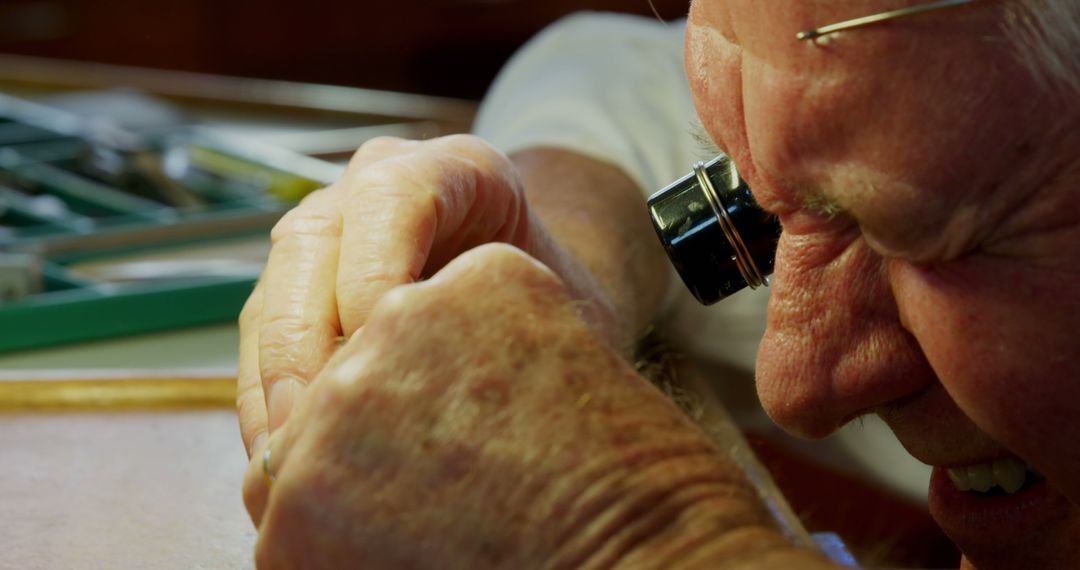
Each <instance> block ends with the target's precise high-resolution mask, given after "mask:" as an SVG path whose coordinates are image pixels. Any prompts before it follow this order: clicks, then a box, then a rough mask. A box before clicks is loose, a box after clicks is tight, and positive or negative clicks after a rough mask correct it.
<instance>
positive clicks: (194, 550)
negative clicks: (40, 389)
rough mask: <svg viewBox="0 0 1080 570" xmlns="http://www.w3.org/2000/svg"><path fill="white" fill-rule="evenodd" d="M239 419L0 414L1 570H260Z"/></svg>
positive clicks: (210, 414) (217, 413)
mask: <svg viewBox="0 0 1080 570" xmlns="http://www.w3.org/2000/svg"><path fill="white" fill-rule="evenodd" d="M245 465H246V461H245V457H244V452H243V447H242V445H241V443H240V435H239V429H238V427H237V423H236V417H235V414H234V413H233V412H232V411H231V410H203V411H196V410H191V411H184V410H180V411H156V412H149V411H147V412H113V413H87V412H63V413H57V412H51V413H41V412H36V413H32V414H30V413H8V414H0V569H3V570H8V569H11V570H16V569H20V570H21V569H27V570H32V569H49V570H52V569H68V568H70V569H98V570H106V569H128V568H131V569H136V568H138V569H155V568H162V569H174V568H175V569H199V568H206V569H231V568H251V567H253V563H252V557H251V552H252V548H253V545H254V542H255V531H254V529H253V528H252V525H251V522H250V521H249V519H248V518H247V515H246V513H245V511H244V507H243V502H242V499H241V497H240V483H241V479H242V475H243V471H244V468H245Z"/></svg>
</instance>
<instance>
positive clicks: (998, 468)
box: [946, 457, 1028, 493]
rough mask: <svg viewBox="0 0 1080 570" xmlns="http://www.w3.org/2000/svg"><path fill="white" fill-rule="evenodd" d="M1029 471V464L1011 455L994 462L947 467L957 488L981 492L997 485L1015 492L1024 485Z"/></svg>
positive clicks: (1009, 491)
mask: <svg viewBox="0 0 1080 570" xmlns="http://www.w3.org/2000/svg"><path fill="white" fill-rule="evenodd" d="M1027 471H1028V467H1027V465H1025V464H1024V463H1023V462H1022V461H1020V460H1018V459H1014V458H1011V457H1010V458H1006V459H998V460H997V461H994V462H992V463H979V464H978V465H968V466H967V467H952V468H949V469H946V473H948V475H949V479H950V480H952V483H953V485H954V486H955V487H956V488H957V489H959V490H961V491H979V492H981V493H986V492H987V491H989V490H990V489H992V488H994V486H995V485H996V486H997V487H1000V488H1001V489H1002V490H1003V491H1005V492H1006V493H1015V492H1017V491H1019V490H1020V488H1021V487H1023V486H1024V480H1025V479H1026V478H1027Z"/></svg>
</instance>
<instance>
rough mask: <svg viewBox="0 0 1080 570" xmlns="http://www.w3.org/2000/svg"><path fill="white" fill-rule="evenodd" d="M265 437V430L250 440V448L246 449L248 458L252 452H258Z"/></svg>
mask: <svg viewBox="0 0 1080 570" xmlns="http://www.w3.org/2000/svg"><path fill="white" fill-rule="evenodd" d="M266 438H267V433H266V432H265V431H264V432H262V433H260V434H259V435H257V436H255V439H254V440H252V442H251V449H249V450H248V459H251V454H252V453H258V452H259V448H261V447H262V446H263V444H264V443H266Z"/></svg>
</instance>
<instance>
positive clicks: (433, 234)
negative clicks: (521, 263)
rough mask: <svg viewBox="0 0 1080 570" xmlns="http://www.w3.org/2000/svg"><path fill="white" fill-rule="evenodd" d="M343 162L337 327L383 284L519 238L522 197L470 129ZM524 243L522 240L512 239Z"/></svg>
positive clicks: (361, 318)
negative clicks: (399, 151) (371, 158)
mask: <svg viewBox="0 0 1080 570" xmlns="http://www.w3.org/2000/svg"><path fill="white" fill-rule="evenodd" d="M407 150H408V152H407V153H406V154H403V155H401V156H398V157H388V158H385V159H383V160H381V161H379V162H377V163H374V164H371V165H370V167H368V168H366V169H364V170H350V172H349V173H347V174H346V177H345V179H344V180H343V181H342V182H341V187H342V189H343V190H344V191H345V193H346V198H345V201H344V208H343V213H342V215H343V217H344V220H345V223H344V230H343V234H342V244H343V246H342V249H341V259H340V261H339V263H338V267H339V272H338V276H337V292H338V306H339V314H340V317H341V325H342V331H343V333H344V334H345V335H347V336H348V335H350V334H352V333H353V332H354V331H355V330H357V329H358V328H359V327H360V326H362V325H363V324H364V322H365V321H366V320H367V317H368V315H369V314H370V313H371V309H372V307H373V306H374V305H375V303H377V302H378V300H379V299H380V298H381V297H382V295H384V294H385V293H386V292H387V291H389V290H390V289H391V288H393V287H395V286H398V285H403V284H406V283H411V282H413V281H415V280H416V279H418V278H419V277H420V276H421V275H422V274H423V273H424V272H425V271H426V272H432V271H434V270H437V269H438V268H439V267H440V266H441V265H442V264H444V263H446V262H447V261H449V260H450V259H452V258H453V257H454V256H456V255H457V254H459V253H461V252H462V251H464V250H466V249H468V248H470V247H472V246H475V245H477V244H480V243H486V242H488V241H507V242H514V241H524V238H523V232H519V231H517V230H519V229H522V228H524V227H525V220H524V215H523V212H524V207H523V206H524V202H523V199H522V198H521V195H520V191H519V189H518V188H517V187H516V178H515V177H514V176H513V170H512V168H511V167H510V166H509V162H508V161H507V160H506V158H505V157H503V156H502V155H501V154H499V153H498V152H497V151H495V150H494V149H491V148H490V147H488V146H487V145H485V144H483V143H480V142H479V141H478V139H475V138H472V137H443V138H442V139H435V140H432V141H426V142H424V143H416V145H415V146H412V147H408V149H407ZM518 245H522V246H523V245H524V244H518Z"/></svg>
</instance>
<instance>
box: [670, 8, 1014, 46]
mask: <svg viewBox="0 0 1080 570" xmlns="http://www.w3.org/2000/svg"><path fill="white" fill-rule="evenodd" d="M1008 1H1010V0H966V1H964V0H953V1H942V0H937V1H932V0H801V1H799V2H762V1H760V0H695V1H694V3H693V4H694V6H693V10H692V15H691V21H692V24H695V25H708V26H710V27H713V28H714V29H716V30H717V31H718V32H719V33H721V34H722V35H723V36H724V37H725V38H727V39H728V41H731V42H733V43H736V44H738V45H740V46H743V48H745V49H749V50H754V51H755V52H760V53H763V54H764V53H776V50H780V53H784V52H787V51H793V50H799V49H805V46H799V44H800V43H803V44H805V43H815V44H816V45H818V46H822V45H826V44H829V43H832V42H851V41H861V40H865V39H868V38H859V36H869V37H870V38H874V37H883V36H890V35H893V34H897V33H907V34H915V35H916V37H912V38H909V40H910V41H919V40H918V39H917V36H918V35H921V34H935V33H950V32H951V33H952V34H956V33H962V32H963V31H965V30H973V29H981V30H984V31H985V29H986V28H985V24H986V23H988V22H995V21H997V19H998V18H999V17H1000V10H999V9H998V8H999V7H1000V4H1004V3H1006V2H1008ZM897 12H899V13H903V12H911V13H910V14H907V15H903V16H899V15H898V14H897V16H899V17H891V18H888V19H886V20H883V21H879V22H876V23H871V24H865V25H862V26H859V27H856V28H851V29H847V30H843V31H839V32H836V33H831V34H827V35H823V36H821V37H818V38H817V39H816V40H802V41H800V40H798V39H797V37H796V36H797V34H798V33H799V32H807V31H810V30H814V29H816V28H820V27H822V26H827V25H830V24H835V23H838V22H848V21H851V20H854V19H862V18H866V17H868V16H873V15H882V14H888V13H897ZM766 50H767V51H766Z"/></svg>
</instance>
